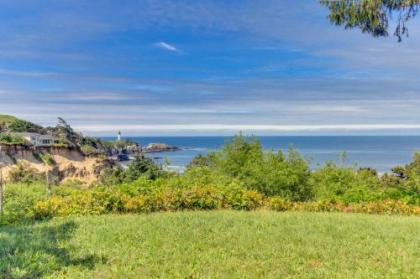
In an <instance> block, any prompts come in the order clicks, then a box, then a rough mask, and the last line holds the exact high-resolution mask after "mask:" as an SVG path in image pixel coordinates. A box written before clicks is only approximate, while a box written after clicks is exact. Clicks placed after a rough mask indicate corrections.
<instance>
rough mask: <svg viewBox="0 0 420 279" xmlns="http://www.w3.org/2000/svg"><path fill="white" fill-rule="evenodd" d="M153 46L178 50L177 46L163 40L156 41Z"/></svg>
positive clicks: (173, 50)
mask: <svg viewBox="0 0 420 279" xmlns="http://www.w3.org/2000/svg"><path fill="white" fill-rule="evenodd" d="M155 46H156V47H158V48H161V49H164V50H169V51H172V52H180V50H179V49H178V48H176V47H175V46H173V45H171V44H168V43H165V42H158V43H156V44H155Z"/></svg>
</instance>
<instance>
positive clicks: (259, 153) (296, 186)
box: [187, 135, 312, 200]
mask: <svg viewBox="0 0 420 279" xmlns="http://www.w3.org/2000/svg"><path fill="white" fill-rule="evenodd" d="M187 173H195V177H197V175H200V174H201V175H203V176H206V177H211V176H212V177H223V178H224V180H225V181H227V183H228V180H231V181H233V180H238V181H240V182H241V183H243V185H244V187H245V188H247V189H249V190H256V191H258V192H260V193H262V194H264V195H267V196H282V197H285V198H288V199H291V200H307V199H309V198H311V197H312V189H311V187H310V184H309V183H308V181H309V176H310V171H309V164H308V162H307V161H306V160H305V159H304V158H303V157H302V156H301V155H300V154H299V153H298V152H297V151H296V150H294V149H293V148H289V150H288V152H287V153H286V154H283V152H281V151H279V152H277V153H274V152H264V151H263V149H262V146H261V144H260V142H259V141H258V140H257V139H256V138H254V137H243V136H242V135H240V136H237V137H235V138H233V139H232V141H231V142H229V143H227V144H226V145H225V146H224V147H223V148H222V149H221V150H220V151H218V152H214V153H210V154H209V155H208V156H207V157H204V156H199V157H196V158H195V159H193V161H192V163H191V164H190V165H189V166H188V168H187Z"/></svg>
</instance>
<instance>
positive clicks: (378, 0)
mask: <svg viewBox="0 0 420 279" xmlns="http://www.w3.org/2000/svg"><path fill="white" fill-rule="evenodd" d="M320 2H321V4H322V5H324V6H326V7H327V8H328V9H329V12H330V14H329V16H328V17H329V19H330V21H331V23H333V24H335V25H340V26H344V27H345V28H346V29H347V28H359V29H361V30H362V32H363V33H368V34H371V35H372V36H374V37H386V36H388V35H389V33H388V29H389V25H390V21H391V20H392V19H396V23H397V25H396V28H395V31H394V35H395V36H396V37H397V38H398V41H399V42H401V41H402V38H403V37H404V36H406V37H408V28H407V25H406V23H407V22H408V21H409V20H410V19H411V18H413V17H414V16H415V15H416V14H417V11H418V9H419V6H420V0H320Z"/></svg>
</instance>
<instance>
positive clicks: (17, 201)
mask: <svg viewBox="0 0 420 279" xmlns="http://www.w3.org/2000/svg"><path fill="white" fill-rule="evenodd" d="M46 197H47V189H46V187H45V186H44V185H42V184H39V183H37V184H32V185H27V184H23V183H19V184H7V185H6V186H5V193H4V201H5V202H4V214H3V216H2V218H1V221H0V223H1V224H7V223H15V222H23V221H29V220H32V219H33V218H34V214H35V212H34V206H35V204H36V203H37V202H39V201H40V200H43V199H45V198H46Z"/></svg>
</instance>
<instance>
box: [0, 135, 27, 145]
mask: <svg viewBox="0 0 420 279" xmlns="http://www.w3.org/2000/svg"><path fill="white" fill-rule="evenodd" d="M0 143H5V144H24V143H25V140H24V139H23V138H22V137H21V136H16V135H12V134H0Z"/></svg>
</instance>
